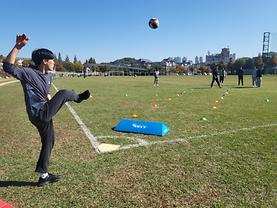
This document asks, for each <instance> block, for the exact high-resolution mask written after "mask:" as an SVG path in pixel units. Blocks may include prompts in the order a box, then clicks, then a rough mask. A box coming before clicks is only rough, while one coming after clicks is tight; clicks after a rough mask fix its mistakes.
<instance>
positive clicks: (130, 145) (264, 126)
mask: <svg viewBox="0 0 277 208" xmlns="http://www.w3.org/2000/svg"><path fill="white" fill-rule="evenodd" d="M274 126H277V123H273V124H266V125H260V126H253V127H247V128H240V129H234V130H229V131H222V132H217V133H213V134H203V135H196V136H189V137H187V138H186V139H185V138H178V139H167V140H162V141H155V142H146V141H145V140H142V141H140V139H139V138H135V137H124V136H98V137H97V138H120V137H121V138H127V139H130V138H131V139H132V140H136V141H138V142H139V143H137V144H128V145H124V146H121V147H120V148H119V150H122V149H130V148H135V147H142V146H148V145H153V144H164V143H178V142H187V143H188V139H201V138H208V137H213V136H219V135H228V134H234V133H238V132H241V131H251V130H254V129H260V128H270V127H274Z"/></svg>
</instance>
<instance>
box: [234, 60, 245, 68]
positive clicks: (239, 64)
mask: <svg viewBox="0 0 277 208" xmlns="http://www.w3.org/2000/svg"><path fill="white" fill-rule="evenodd" d="M244 65H245V59H243V58H239V59H237V60H236V61H235V63H234V67H235V70H238V69H239V68H240V67H244Z"/></svg>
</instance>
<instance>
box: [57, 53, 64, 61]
mask: <svg viewBox="0 0 277 208" xmlns="http://www.w3.org/2000/svg"><path fill="white" fill-rule="evenodd" d="M62 62H63V59H62V56H61V53H60V52H59V54H58V63H62Z"/></svg>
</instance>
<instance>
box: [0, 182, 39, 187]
mask: <svg viewBox="0 0 277 208" xmlns="http://www.w3.org/2000/svg"><path fill="white" fill-rule="evenodd" d="M23 186H37V182H29V181H0V187H23Z"/></svg>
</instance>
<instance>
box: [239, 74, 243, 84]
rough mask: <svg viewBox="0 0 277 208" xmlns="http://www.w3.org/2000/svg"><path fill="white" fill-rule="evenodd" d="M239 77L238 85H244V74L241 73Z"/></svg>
mask: <svg viewBox="0 0 277 208" xmlns="http://www.w3.org/2000/svg"><path fill="white" fill-rule="evenodd" d="M238 78H239V79H238V85H240V83H241V85H242V86H243V76H241V75H239V76H238Z"/></svg>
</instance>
